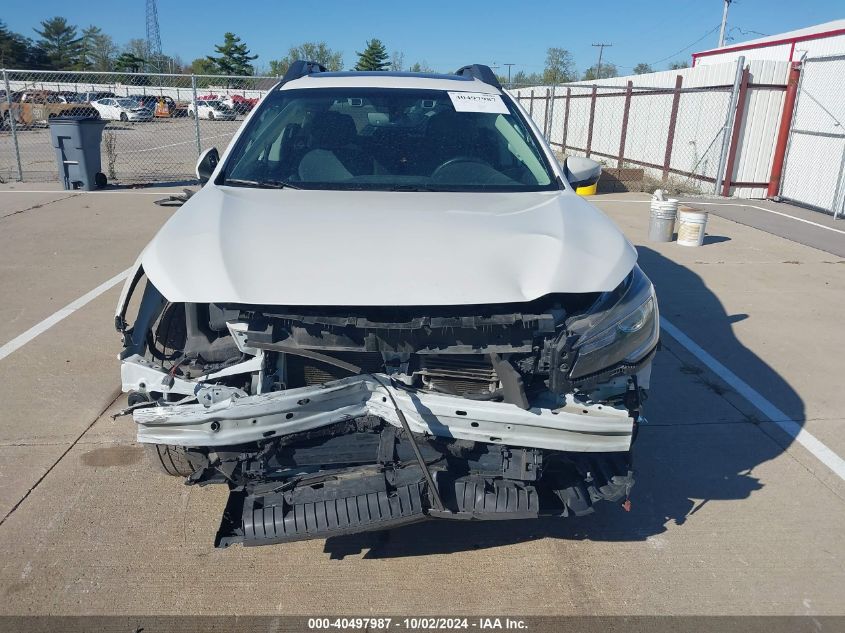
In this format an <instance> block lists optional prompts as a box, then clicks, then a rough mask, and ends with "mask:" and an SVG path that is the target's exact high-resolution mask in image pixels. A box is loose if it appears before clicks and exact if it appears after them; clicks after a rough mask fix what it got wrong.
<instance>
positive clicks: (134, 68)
mask: <svg viewBox="0 0 845 633" xmlns="http://www.w3.org/2000/svg"><path fill="white" fill-rule="evenodd" d="M146 63H147V60H145V59H144V58H143V57H138V56H137V55H135V54H134V53H129V52H126V53H121V54H120V57H118V58H117V59H116V60H114V69H115V70H116V71H118V72H122V73H138V72H141V70H142V69H143V68H144V64H146Z"/></svg>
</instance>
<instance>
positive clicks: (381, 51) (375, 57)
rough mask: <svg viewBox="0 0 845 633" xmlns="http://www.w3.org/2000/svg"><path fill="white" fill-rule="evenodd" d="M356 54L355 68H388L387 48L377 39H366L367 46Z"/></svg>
mask: <svg viewBox="0 0 845 633" xmlns="http://www.w3.org/2000/svg"><path fill="white" fill-rule="evenodd" d="M356 54H357V55H358V63H357V64H355V70H387V69H388V68H390V62H389V61H387V60H388V57H389V56H388V54H387V49H386V48H385V47H384V44H382V43H381V40H379V39H371V40H367V47H366V48H365V49H364V51H363V52H361V53H359V52H357V51H356Z"/></svg>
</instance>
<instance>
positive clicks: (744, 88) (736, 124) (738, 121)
mask: <svg viewBox="0 0 845 633" xmlns="http://www.w3.org/2000/svg"><path fill="white" fill-rule="evenodd" d="M750 75H751V71H750V70H748V68H747V67H746V68H744V69H743V70H742V81H741V82H740V84H739V99H738V100H737V102H736V114H735V115H734V121H733V131H732V132H731V144H730V149H729V150H728V159H727V161H726V163H725V181H724V183H722V195H723V196H725V197H727V196H729V195H730V193H731V181H732V180H733V175H734V164H735V163H736V155H737V152H738V151H739V134H740V132H741V131H742V124H743V122H744V121H745V98H746V95H747V93H748V79H749V76H750Z"/></svg>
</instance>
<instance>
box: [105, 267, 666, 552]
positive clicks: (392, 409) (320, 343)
mask: <svg viewBox="0 0 845 633" xmlns="http://www.w3.org/2000/svg"><path fill="white" fill-rule="evenodd" d="M142 279H143V270H142V269H141V268H140V266H139V267H138V268H137V270H136V274H135V275H134V276H133V277H132V278H131V279H130V280H129V282H127V285H126V287H125V288H124V293H123V296H122V297H121V302H120V306H119V308H118V313H117V315H116V325H117V327H118V329H119V330H120V331H121V332H122V333H123V336H124V350H123V352H122V353H121V355H120V359H121V362H122V365H121V375H122V383H123V389H124V391H126V392H128V393H129V407H128V408H127V410H125V411H126V412H127V413H128V412H130V411H131V413H132V415H133V417H134V419H135V422H136V423H137V429H138V440H139V441H140V442H143V443H146V444H150V445H153V446H155V447H156V448H157V450H159V453H158V454H159V455H161V454H162V453H161V452H160V451H161V447H169V448H168V450H171V449H172V450H173V451H179V452H180V454H181V456H182V457H183V458H184V459H183V460H182V463H184V464H189V467H188V468H186V469H182V471H181V472H182V474H184V475H187V482H188V483H189V484H199V485H205V484H210V483H222V484H226V485H227V486H228V487H229V490H230V496H229V501H228V503H227V506H226V509H225V512H224V516H223V520H222V522H221V527H220V531H219V533H218V535H217V541H216V543H217V545H219V546H227V545H229V544H231V543H236V542H241V543H243V544H244V545H262V544H269V543H279V542H285V541H293V540H299V539H306V538H325V537H328V536H332V535H337V534H343V533H350V532H357V531H363V530H370V529H384V528H387V527H391V526H395V525H400V524H404V523H410V522H414V521H418V520H422V519H425V518H430V517H436V518H455V519H508V518H529V517H537V516H540V515H559V516H568V515H570V514H576V515H581V514H585V513H588V512H590V511H592V505H593V503H594V502H596V501H599V500H608V501H620V500H623V499H625V500H627V497H628V494H629V492H630V489H631V486H632V485H633V473H632V466H631V445H632V442H633V440H634V438H635V436H636V430H637V424H638V421H639V419H640V411H641V403H642V401H643V400H644V398H645V396H646V391H647V389H648V381H649V374H650V367H651V358H652V356H653V353H654V351H655V349H656V346H657V342H658V332H659V328H658V313H657V302H656V298H655V296H654V291H653V287H652V285H651V283H650V282H649V280H648V279H647V278H646V277H645V275H644V274H643V273H642V272H641V271H640V269H639V268H638V267H636V266H635V267H634V269H633V270H632V271H631V273H630V274H629V275H628V276H627V277H626V278H625V280H623V282H622V283H621V284H619V286H618V287H617V288H616V289H615V290H613V291H611V292H604V293H578V294H550V295H546V296H544V297H541V298H540V299H536V300H534V301H531V302H526V303H519V304H514V303H506V304H486V305H464V306H416V307H414V306H410V307H405V306H403V307H383V306H382V307H325V306H322V307H304V306H277V305H243V304H216V303H171V302H168V301H167V300H166V299H165V298H164V297H163V296H162V295H161V294H160V293H159V292H158V290H157V289H156V288H155V286H154V285H153V284H152V283H150V282H149V281H146V283H145V284H144V291H143V296H142V297H140V301H139V307H138V314H137V317H136V319H135V322H134V323H133V324H132V325H131V326H130V325H129V324H128V323H127V321H126V312H127V306H128V304H129V302H130V300H131V298H132V295H133V293H134V292H135V289H136V286H138V285H139V283H140V282H141V280H142ZM167 454H168V455H169V454H170V453H167ZM174 463H175V462H174Z"/></svg>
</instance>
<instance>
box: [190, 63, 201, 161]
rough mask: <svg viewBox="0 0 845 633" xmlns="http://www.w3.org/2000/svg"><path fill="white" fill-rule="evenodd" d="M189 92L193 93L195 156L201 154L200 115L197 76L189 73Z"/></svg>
mask: <svg viewBox="0 0 845 633" xmlns="http://www.w3.org/2000/svg"><path fill="white" fill-rule="evenodd" d="M191 93H192V94H193V99H194V101H193V106H194V125H195V126H196V133H197V156H199V155H200V154H202V142H201V141H200V117H199V107H197V76H196V75H193V74H192V75H191Z"/></svg>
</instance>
